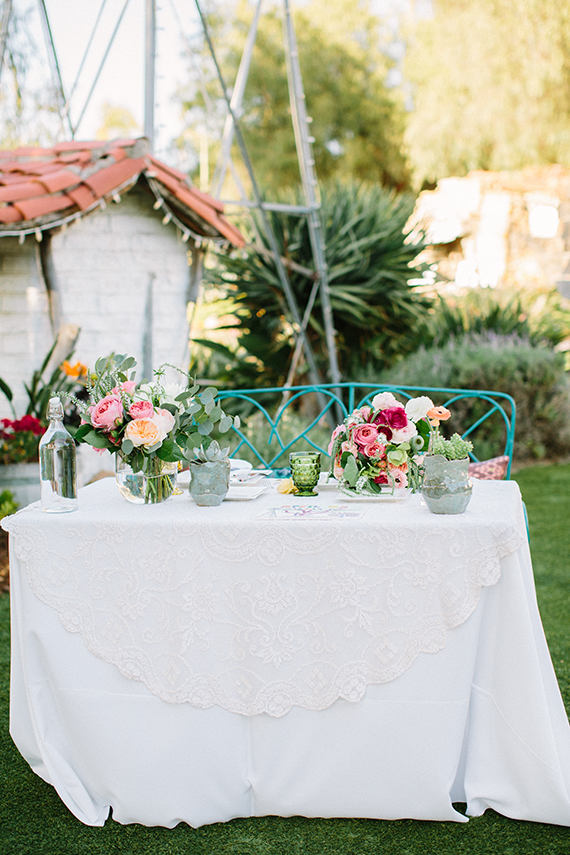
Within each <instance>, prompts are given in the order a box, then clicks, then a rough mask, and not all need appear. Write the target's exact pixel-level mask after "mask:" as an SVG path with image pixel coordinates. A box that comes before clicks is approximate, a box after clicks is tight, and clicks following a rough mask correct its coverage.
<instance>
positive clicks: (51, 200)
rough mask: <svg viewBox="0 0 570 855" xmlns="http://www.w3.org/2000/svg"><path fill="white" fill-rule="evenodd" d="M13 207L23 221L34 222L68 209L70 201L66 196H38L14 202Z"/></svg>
mask: <svg viewBox="0 0 570 855" xmlns="http://www.w3.org/2000/svg"><path fill="white" fill-rule="evenodd" d="M14 207H15V208H17V209H18V211H19V212H20V213H21V214H22V216H23V217H24V219H25V220H35V219H36V217H42V216H44V215H45V214H53V213H55V212H56V211H63V209H64V208H70V207H71V204H70V199H69V198H68V197H67V196H63V195H62V196H49V195H48V196H39V197H38V198H36V199H27V200H23V201H21V202H16V203H15V204H14Z"/></svg>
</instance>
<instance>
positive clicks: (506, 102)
mask: <svg viewBox="0 0 570 855" xmlns="http://www.w3.org/2000/svg"><path fill="white" fill-rule="evenodd" d="M434 11H435V14H434V17H433V19H432V20H430V21H421V22H420V23H419V24H417V25H416V27H415V29H414V31H413V35H412V36H411V37H410V42H409V48H408V54H407V62H406V74H407V76H408V78H409V79H410V80H411V81H412V82H413V84H414V88H415V109H414V111H413V112H412V113H410V114H409V117H408V128H407V135H406V139H407V145H408V152H409V156H410V161H411V163H412V164H413V167H414V171H415V175H416V181H417V183H418V184H419V183H421V181H423V180H426V179H427V180H428V181H435V180H437V179H438V178H441V177H443V176H446V175H458V176H460V175H464V174H466V173H467V172H468V171H469V170H472V169H490V170H494V171H496V170H503V169H511V170H513V169H520V168H522V167H524V166H526V165H529V164H547V163H568V162H569V161H570V124H569V123H568V114H569V111H570V6H569V4H568V3H565V2H560V0H436V2H435V3H434Z"/></svg>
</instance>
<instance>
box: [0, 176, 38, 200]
mask: <svg viewBox="0 0 570 855" xmlns="http://www.w3.org/2000/svg"><path fill="white" fill-rule="evenodd" d="M44 193H46V188H45V187H42V185H41V184H40V183H39V182H37V181H25V182H21V183H19V184H8V185H7V186H6V187H0V202H17V201H18V200H19V199H31V198H33V197H34V196H42V195H43V194H44Z"/></svg>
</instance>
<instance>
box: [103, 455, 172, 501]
mask: <svg viewBox="0 0 570 855" xmlns="http://www.w3.org/2000/svg"><path fill="white" fill-rule="evenodd" d="M177 476H178V464H177V463H167V462H166V461H164V460H160V458H158V457H145V460H144V468H143V469H142V470H141V471H140V472H133V469H132V467H131V465H130V463H129V462H128V460H127V458H126V457H125V456H124V455H122V454H116V455H115V480H116V482H117V486H118V488H119V492H120V493H121V495H122V496H124V497H125V499H127V500H128V501H129V502H133V503H134V504H136V505H156V504H158V503H159V502H165V501H166V500H167V499H169V498H170V497H171V496H172V495H173V493H174V491H175V489H176V478H177Z"/></svg>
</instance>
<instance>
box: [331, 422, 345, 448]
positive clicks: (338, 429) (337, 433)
mask: <svg viewBox="0 0 570 855" xmlns="http://www.w3.org/2000/svg"><path fill="white" fill-rule="evenodd" d="M341 433H346V428H345V426H344V425H337V426H336V427H335V429H334V430H333V432H332V436H331V441H330V442H329V447H328V449H327V451H328V453H329V454H331V453H332V450H333V446H334V441H335V439H336V438H337V436H340V435H341Z"/></svg>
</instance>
